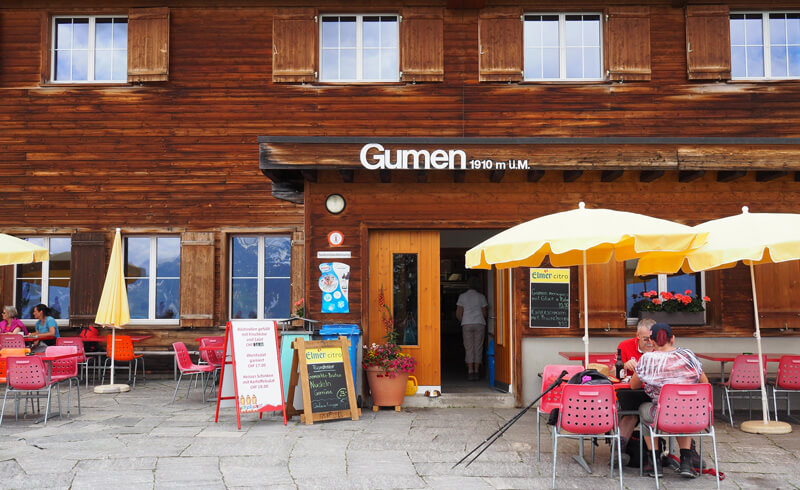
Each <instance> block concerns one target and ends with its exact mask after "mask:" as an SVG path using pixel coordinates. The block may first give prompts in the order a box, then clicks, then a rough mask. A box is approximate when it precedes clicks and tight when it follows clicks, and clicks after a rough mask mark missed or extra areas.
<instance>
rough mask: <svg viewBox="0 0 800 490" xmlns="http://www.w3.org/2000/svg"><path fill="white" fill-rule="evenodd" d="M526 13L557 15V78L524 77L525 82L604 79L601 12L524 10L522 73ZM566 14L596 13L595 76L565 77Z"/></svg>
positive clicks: (595, 80) (525, 61)
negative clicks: (597, 51)
mask: <svg viewBox="0 0 800 490" xmlns="http://www.w3.org/2000/svg"><path fill="white" fill-rule="evenodd" d="M528 15H542V16H553V15H557V16H558V75H559V76H558V78H525V79H524V80H523V81H525V82H602V81H604V80H605V76H604V75H603V74H604V73H605V68H604V66H603V44H604V42H603V41H604V40H603V27H604V26H603V14H602V12H561V13H556V12H525V13H524V14H523V15H522V24H523V26H522V29H523V42H522V65H523V66H522V73H523V74H524V73H525V65H526V63H527V60H525V49H526V43H525V39H524V32H525V22H528V21H527V20H525V17H526V16H528ZM568 15H596V16H598V18H599V19H600V42H599V44H600V54H599V56H600V60H599V61H600V76H599V77H596V78H567V42H566V39H567V30H566V23H567V16H568Z"/></svg>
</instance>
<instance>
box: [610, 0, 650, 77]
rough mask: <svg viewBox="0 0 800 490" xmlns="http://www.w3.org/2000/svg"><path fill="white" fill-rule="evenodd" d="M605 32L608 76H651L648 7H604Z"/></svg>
mask: <svg viewBox="0 0 800 490" xmlns="http://www.w3.org/2000/svg"><path fill="white" fill-rule="evenodd" d="M605 33H606V35H605V38H606V39H605V49H604V52H605V59H606V69H607V70H608V78H609V80H619V81H623V80H650V8H649V7H607V8H606V23H605Z"/></svg>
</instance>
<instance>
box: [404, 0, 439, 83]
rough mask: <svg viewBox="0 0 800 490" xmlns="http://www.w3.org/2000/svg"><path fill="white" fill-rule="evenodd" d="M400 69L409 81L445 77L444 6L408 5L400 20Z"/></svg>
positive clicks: (428, 80)
mask: <svg viewBox="0 0 800 490" xmlns="http://www.w3.org/2000/svg"><path fill="white" fill-rule="evenodd" d="M400 60H401V61H400V72H401V73H402V77H401V78H402V80H403V81H406V82H441V81H443V80H444V14H443V12H442V9H425V8H408V9H404V10H403V21H402V22H401V23H400Z"/></svg>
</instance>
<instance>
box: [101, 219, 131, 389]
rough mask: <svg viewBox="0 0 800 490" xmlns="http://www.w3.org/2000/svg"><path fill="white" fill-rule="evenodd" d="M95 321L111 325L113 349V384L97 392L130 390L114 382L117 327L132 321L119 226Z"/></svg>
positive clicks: (111, 348) (110, 348) (109, 347)
mask: <svg viewBox="0 0 800 490" xmlns="http://www.w3.org/2000/svg"><path fill="white" fill-rule="evenodd" d="M94 321H95V323H97V324H99V325H104V326H107V327H111V345H110V346H108V350H110V351H111V384H110V385H102V386H97V387H95V389H94V391H95V393H119V392H122V391H130V389H131V388H130V386H128V385H126V384H114V351H115V348H114V345H115V341H116V333H117V328H121V327H122V326H123V325H127V324H128V322H130V321H131V313H130V309H129V308H128V291H127V288H126V285H125V271H124V268H123V261H122V238H121V237H120V234H119V228H117V233H116V235H114V244H113V245H112V247H111V260H109V263H108V272H107V273H106V281H105V283H104V284H103V294H102V295H101V296H100V304H99V305H98V307H97V316H96V317H95V320H94Z"/></svg>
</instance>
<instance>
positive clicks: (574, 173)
mask: <svg viewBox="0 0 800 490" xmlns="http://www.w3.org/2000/svg"><path fill="white" fill-rule="evenodd" d="M581 175H583V170H564V182H575V181H576V180H578V177H580V176H581Z"/></svg>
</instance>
